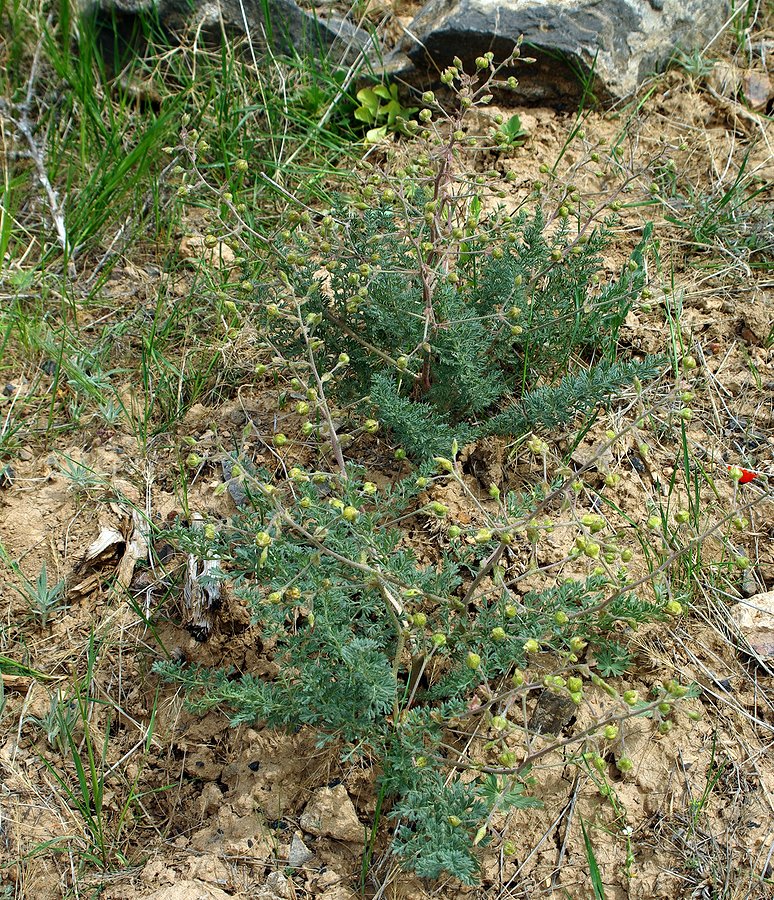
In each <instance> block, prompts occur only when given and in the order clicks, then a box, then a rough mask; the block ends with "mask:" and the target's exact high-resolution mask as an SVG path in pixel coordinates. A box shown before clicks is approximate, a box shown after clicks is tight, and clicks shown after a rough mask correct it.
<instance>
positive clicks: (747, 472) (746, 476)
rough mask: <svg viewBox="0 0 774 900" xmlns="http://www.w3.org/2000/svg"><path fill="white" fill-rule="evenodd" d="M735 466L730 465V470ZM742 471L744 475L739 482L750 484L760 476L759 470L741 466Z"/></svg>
mask: <svg viewBox="0 0 774 900" xmlns="http://www.w3.org/2000/svg"><path fill="white" fill-rule="evenodd" d="M733 468H734V467H733V466H729V467H728V471H729V472H730V471H731V469H733ZM740 471H741V473H742V477H741V478H740V479H739V484H749V483H750V482H751V481H752V480H753V479H755V478H757V477H758V473H757V472H751V471H750V470H749V469H742V468H741V467H740Z"/></svg>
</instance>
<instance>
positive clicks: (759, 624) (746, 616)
mask: <svg viewBox="0 0 774 900" xmlns="http://www.w3.org/2000/svg"><path fill="white" fill-rule="evenodd" d="M730 614H731V617H732V618H733V620H734V621H735V622H736V624H737V625H738V626H739V630H740V631H741V632H742V634H743V635H744V637H745V639H746V640H747V643H748V644H749V645H750V647H751V648H752V650H753V652H754V653H755V655H756V656H758V657H759V658H760V659H763V660H768V659H774V591H768V592H767V593H765V594H755V596H753V597H750V599H749V600H745V601H744V602H743V603H737V604H736V606H734V607H732V608H731V610H730Z"/></svg>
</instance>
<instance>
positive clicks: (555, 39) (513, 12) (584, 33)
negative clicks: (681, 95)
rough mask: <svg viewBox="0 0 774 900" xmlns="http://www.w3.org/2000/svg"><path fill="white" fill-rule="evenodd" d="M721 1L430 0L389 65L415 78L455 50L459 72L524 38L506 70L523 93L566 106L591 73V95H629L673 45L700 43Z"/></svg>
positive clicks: (715, 27)
mask: <svg viewBox="0 0 774 900" xmlns="http://www.w3.org/2000/svg"><path fill="white" fill-rule="evenodd" d="M728 6H729V4H728V2H727V0H429V2H428V3H426V4H425V6H423V7H422V9H421V10H420V11H419V13H418V14H417V16H416V17H415V18H414V20H413V21H412V22H411V24H410V25H409V26H408V28H407V29H406V35H405V37H404V38H403V40H402V42H401V44H400V45H399V47H397V48H396V50H395V52H394V53H393V54H392V57H391V58H390V59H389V61H388V65H389V68H390V70H391V71H392V72H393V73H394V74H400V75H402V76H403V77H407V78H408V79H409V80H410V81H417V80H421V75H422V73H426V72H429V71H431V70H434V69H435V67H436V66H438V67H440V68H444V67H445V66H447V65H449V64H450V63H451V61H452V58H453V57H454V56H455V55H456V56H459V57H460V58H461V59H462V60H463V62H465V63H466V68H468V67H470V65H471V64H472V63H473V61H474V60H475V58H476V57H477V56H481V55H482V54H483V53H485V52H486V51H488V50H491V51H493V52H494V53H495V57H496V58H499V59H503V58H505V57H507V55H508V54H509V53H510V51H511V50H512V49H513V44H514V42H515V41H516V39H517V38H518V37H519V35H523V36H524V47H523V51H522V55H523V56H533V57H535V58H536V59H537V63H536V64H535V65H532V66H525V65H520V66H518V67H517V68H516V69H515V70H514V71H513V74H515V75H516V77H517V78H518V79H519V83H520V91H519V93H520V94H521V99H523V100H526V101H528V102H529V101H539V102H543V103H545V102H548V103H563V102H570V103H574V102H575V101H576V100H577V98H578V96H579V95H580V94H581V92H582V89H583V83H584V81H586V82H587V81H588V80H589V76H590V74H591V72H592V70H593V74H594V78H593V83H592V85H591V86H592V89H593V91H594V93H595V95H596V96H597V97H598V98H599V99H602V100H610V99H615V98H621V97H625V96H627V95H628V94H630V93H632V92H633V91H634V90H635V89H636V88H637V86H638V85H639V84H640V82H641V81H642V80H643V79H644V78H646V77H647V76H648V75H651V74H653V73H654V72H655V71H657V70H658V69H659V68H661V67H663V65H664V64H665V63H666V62H668V61H669V59H670V57H672V56H673V54H674V53H675V51H676V50H677V49H682V50H683V51H688V52H689V51H691V50H695V49H701V48H703V47H704V46H706V44H707V43H708V42H709V41H710V40H711V39H712V38H713V37H714V36H715V35H716V34H717V33H718V32H719V31H720V29H721V28H722V26H723V24H724V22H725V21H726V19H727V14H728ZM595 59H596V63H595ZM427 84H429V81H428V82H427ZM423 86H424V84H423Z"/></svg>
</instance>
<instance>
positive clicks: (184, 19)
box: [81, 0, 371, 65]
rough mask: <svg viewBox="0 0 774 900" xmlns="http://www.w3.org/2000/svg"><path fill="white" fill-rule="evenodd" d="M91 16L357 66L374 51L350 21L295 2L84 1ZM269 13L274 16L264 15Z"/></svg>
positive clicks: (278, 0) (281, 0) (235, 0)
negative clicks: (242, 39)
mask: <svg viewBox="0 0 774 900" xmlns="http://www.w3.org/2000/svg"><path fill="white" fill-rule="evenodd" d="M81 3H82V9H83V10H84V12H86V13H91V14H94V15H99V14H100V13H109V12H111V11H115V12H117V13H118V14H119V17H120V18H122V19H125V18H127V17H129V18H131V17H133V16H138V15H143V14H145V15H148V14H153V16H154V17H155V18H157V19H158V22H159V23H160V24H161V26H162V27H163V28H165V29H166V30H167V31H169V32H172V33H178V34H179V33H181V32H183V31H185V30H186V29H191V30H192V31H196V32H197V33H198V34H199V35H203V36H204V37H208V36H210V37H213V38H214V39H215V40H219V39H220V37H221V35H222V34H223V33H224V32H225V34H227V35H235V34H236V35H245V34H246V35H249V37H250V39H251V41H252V43H253V45H254V46H255V47H257V49H258V50H259V51H260V49H261V48H262V47H263V46H264V45H265V44H266V43H268V44H270V45H271V46H272V48H273V49H274V50H277V51H280V52H291V51H297V52H298V53H300V54H302V55H303V54H305V53H312V54H316V55H318V56H327V55H330V57H331V60H332V61H333V62H335V63H340V64H347V65H349V64H351V63H352V62H353V61H354V60H355V59H356V58H357V56H358V54H359V53H360V51H361V50H364V49H368V48H370V46H371V42H370V38H369V36H368V35H367V34H366V33H365V32H364V31H362V29H359V28H356V27H355V26H354V25H352V24H351V23H350V22H348V21H346V20H345V19H340V18H337V17H336V16H328V17H327V18H325V19H323V18H320V17H317V16H314V15H313V14H311V13H308V12H305V11H304V10H303V9H301V7H300V6H298V4H296V3H295V2H294V0H265V2H264V0H81ZM264 10H268V16H266V15H264Z"/></svg>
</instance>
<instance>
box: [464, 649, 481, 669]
mask: <svg viewBox="0 0 774 900" xmlns="http://www.w3.org/2000/svg"><path fill="white" fill-rule="evenodd" d="M465 665H466V666H467V667H468V668H469V669H477V668H478V667H479V666H480V665H481V657H480V656H479V655H478V653H473V652H472V651H469V652H468V655H467V656H466V657H465Z"/></svg>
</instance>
